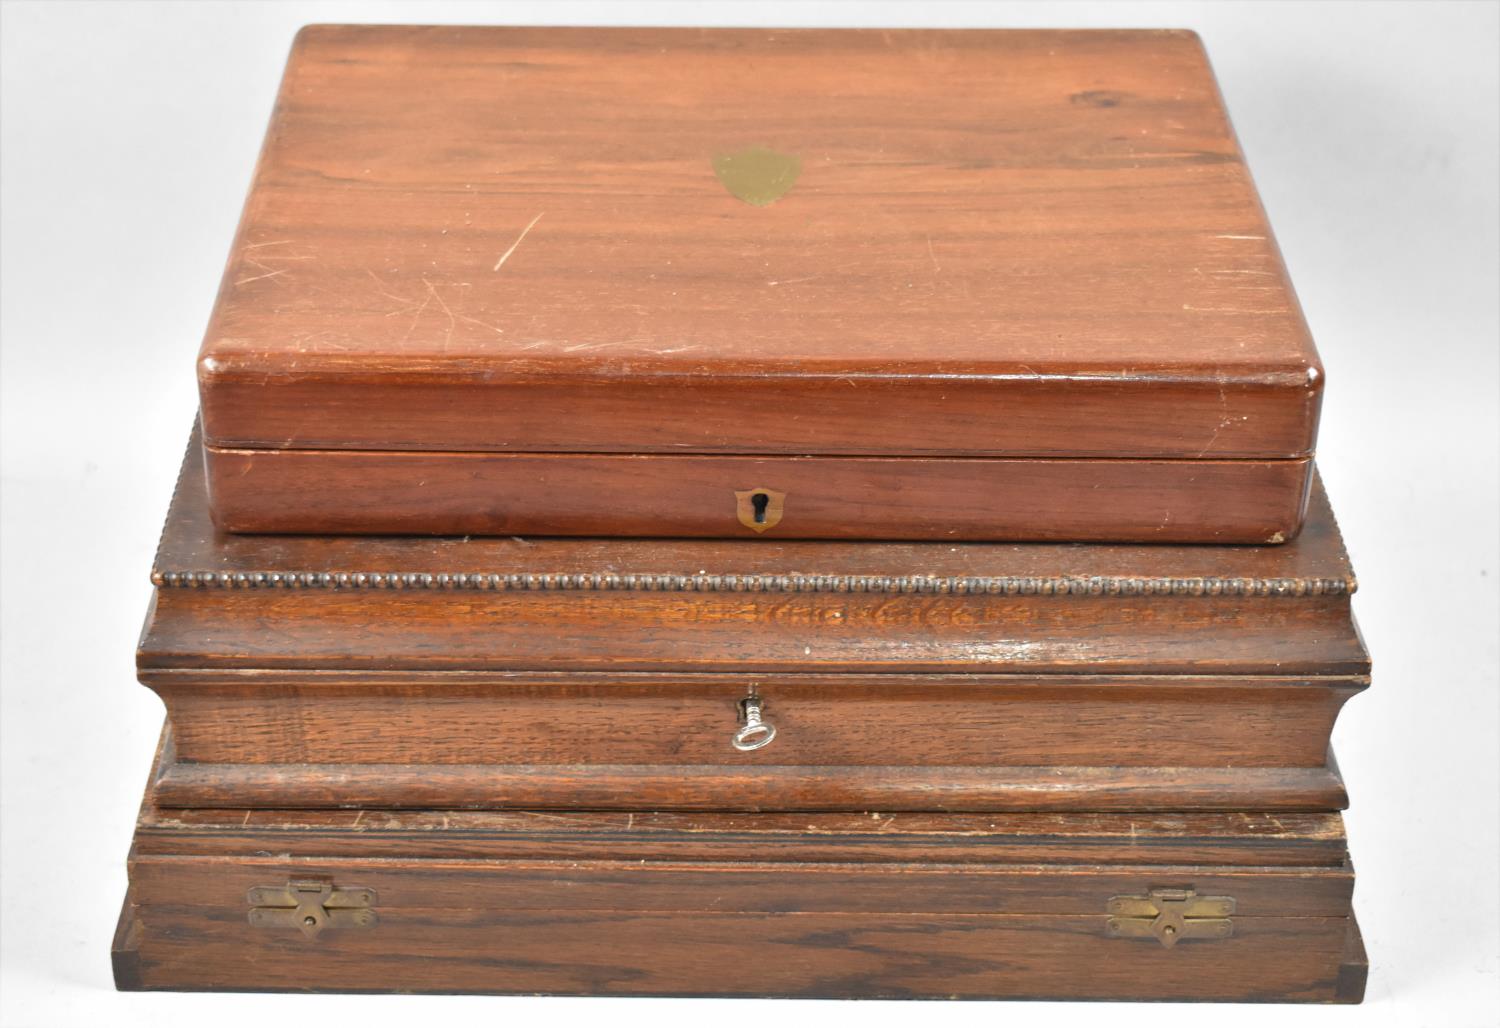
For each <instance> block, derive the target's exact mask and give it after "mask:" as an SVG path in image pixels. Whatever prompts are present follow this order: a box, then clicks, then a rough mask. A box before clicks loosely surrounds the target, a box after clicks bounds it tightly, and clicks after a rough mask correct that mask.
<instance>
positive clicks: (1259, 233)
mask: <svg viewBox="0 0 1500 1028" xmlns="http://www.w3.org/2000/svg"><path fill="white" fill-rule="evenodd" d="M751 145H760V146H767V147H771V148H773V149H777V150H780V151H783V152H785V153H787V154H791V155H796V156H800V157H801V159H802V171H801V174H800V177H799V178H798V179H797V181H796V184H795V185H794V187H793V188H792V190H791V191H790V192H789V193H788V194H787V195H786V196H785V197H783V198H782V199H781V200H780V201H778V202H776V203H774V204H771V205H770V206H766V207H755V206H751V205H748V204H745V203H743V202H741V201H739V200H737V199H735V198H734V197H733V196H732V195H730V194H729V193H728V192H727V191H726V190H725V189H724V188H723V186H722V185H721V184H720V183H719V181H718V180H717V179H716V178H715V175H714V172H713V167H712V163H713V158H714V157H715V156H718V155H721V154H724V153H733V152H736V151H739V150H740V149H741V148H743V147H746V146H751ZM539 215H540V218H538V216H539ZM528 225H530V226H531V227H530V231H528V232H526V234H525V237H524V239H523V240H522V242H521V245H520V246H519V247H517V248H516V249H515V250H514V251H510V252H509V256H508V258H507V259H506V260H505V261H503V262H500V267H499V268H498V270H497V269H496V264H497V258H498V257H500V256H501V255H502V254H505V253H507V251H508V248H509V247H510V246H511V245H512V243H513V242H514V241H515V240H516V239H517V237H518V236H519V235H521V233H522V230H523V229H525V228H526V227H527V226H528ZM201 367H202V375H203V385H204V399H205V410H206V416H207V427H208V437H209V439H210V441H212V442H213V443H215V444H217V445H253V446H264V447H278V448H279V447H314V448H315V447H321V446H331V447H340V448H343V447H347V448H359V449H363V448H375V449H404V448H414V449H455V450H520V451H564V452H566V451H591V452H637V451H647V450H660V451H665V452H673V451H676V450H680V449H686V450H688V451H692V452H705V453H706V452H740V453H773V452H780V453H806V452H819V453H874V454H892V453H901V454H904V453H922V452H928V453H946V454H952V453H969V454H1019V455H1026V456H1036V455H1043V454H1068V455H1075V456H1076V455H1095V456H1179V457H1181V456H1188V455H1199V456H1218V457H1291V456H1304V455H1306V454H1308V453H1309V452H1310V451H1311V449H1312V434H1313V429H1314V416H1315V412H1316V408H1317V397H1318V391H1319V386H1320V385H1321V379H1320V375H1319V374H1318V373H1317V367H1318V365H1317V358H1316V354H1315V353H1314V350H1313V347H1312V344H1311V342H1310V340H1309V338H1308V333H1307V329H1306V326H1305V324H1304V322H1303V319H1302V316H1301V313H1300V311H1299V310H1298V308H1297V303H1296V300H1295V298H1294V296H1293V294H1292V290H1291V287H1290V285H1289V284H1288V282H1287V279H1286V274H1285V270H1284V268H1283V266H1282V263H1281V259H1280V257H1279V255H1278V254H1277V251H1276V246H1275V244H1274V242H1273V241H1272V240H1271V237H1270V230H1269V228H1268V227H1267V224H1266V220H1265V215H1264V213H1263V211H1262V210H1261V207H1260V204H1259V203H1258V201H1257V199H1256V196H1255V191H1254V187H1253V185H1252V184H1251V181H1250V176H1249V173H1248V172H1247V170H1246V168H1245V164H1244V161H1243V156H1242V154H1241V153H1240V150H1239V147H1238V145H1237V144H1236V142H1235V139H1234V137H1233V133H1232V132H1231V130H1230V128H1229V124H1228V121H1227V119H1226V117H1225V113H1224V108H1223V105H1222V102H1221V100H1220V97H1219V94H1218V91H1217V89H1216V87H1215V85H1214V80H1213V76H1212V73H1211V72H1210V70H1209V67H1208V63H1207V59H1206V58H1205V56H1204V53H1203V49H1202V47H1201V45H1200V44H1199V42H1198V39H1197V37H1196V36H1194V35H1193V34H1192V33H1186V32H1169V31H1145V32H1139V31H1120V32H1115V31H1103V32H1099V31H1087V32H1054V31H1022V32H983V31H968V32H895V31H891V32H887V31H870V32H849V31H844V32H839V31H783V30H763V29H762V30H706V31H705V30H683V29H669V30H661V29H623V30H610V29H578V30H567V29H562V30H559V29H527V28H465V27H458V26H444V27H386V26H317V27H313V28H310V29H308V30H305V31H304V32H303V33H302V34H301V35H300V36H299V39H298V43H297V45H296V47H295V48H294V51H293V54H292V57H291V62H290V65H289V67H288V70H287V75H286V78H285V80H284V82H283V85H282V90H281V95H280V97H279V99H278V102H277V109H276V116H275V118H274V120H273V122H272V126H271V130H270V133H269V135H268V137H267V141H266V146H265V150H264V152H263V154H262V157H261V161H260V163H259V166H258V168H257V171H256V175H255V179H254V184H253V187H252V193H251V196H250V200H249V202H248V204H247V206H246V210H245V217H244V220H243V223H242V225H241V228H240V232H239V235H238V237H237V238H236V240H235V243H234V247H233V250H232V252H231V255H230V260H229V265H228V268H227V271H226V274H225V277H224V288H223V292H222V294H221V296H220V298H219V303H218V305H217V308H216V310H215V313H214V316H213V321H212V324H211V325H210V326H209V329H208V333H207V337H206V340H205V344H204V347H203V354H202V363H201ZM773 379H774V381H772V380H773ZM434 390H440V391H434ZM407 396H409V397H410V399H409V400H406V399H401V400H399V401H398V400H397V398H399V397H407ZM840 397H842V399H839V398H840ZM794 399H795V401H796V402H795V403H793V402H792V401H793V400H794ZM314 401H316V402H314ZM393 401H395V402H393ZM1111 412H1114V413H1113V415H1112V414H1111Z"/></svg>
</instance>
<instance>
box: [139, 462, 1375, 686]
mask: <svg viewBox="0 0 1500 1028" xmlns="http://www.w3.org/2000/svg"><path fill="white" fill-rule="evenodd" d="M153 580H154V581H155V582H156V583H157V585H158V589H157V594H156V598H155V603H154V606H153V610H152V612H151V616H150V617H149V619H148V622H147V625H146V630H145V633H144V634H143V636H142V640H141V647H140V652H139V666H140V668H141V670H143V671H158V670H164V669H169V668H180V669H187V670H208V669H246V670H272V669H288V670H297V669H301V670H329V671H334V670H338V671H348V670H356V669H360V670H379V671H393V670H417V669H432V670H437V669H445V670H453V671H481V670H503V671H562V670H566V671H607V672H624V671H640V672H651V673H659V672H707V671H712V672H715V673H721V672H733V673H741V674H752V675H764V674H769V673H773V672H774V673H783V672H788V673H789V672H798V673H813V674H825V673H831V672H839V673H842V672H854V671H866V672H868V671H875V672H881V673H897V674H911V673H919V672H966V673H968V672H989V673H1009V674H1027V675H1033V674H1041V675H1045V674H1059V673H1062V674H1085V675H1143V674H1145V675H1153V674H1178V675H1272V676H1276V677H1305V676H1314V677H1321V676H1330V675H1331V676H1339V677H1349V676H1353V677H1359V676H1363V675H1366V674H1368V672H1369V659H1368V656H1367V654H1366V653H1365V650H1364V647H1363V645H1362V643H1361V642H1360V640H1359V636H1358V633H1357V631H1356V630H1355V628H1354V625H1353V621H1352V618H1351V615H1350V609H1349V598H1350V594H1351V593H1352V592H1353V590H1354V588H1355V580H1354V576H1353V572H1352V571H1351V569H1350V566H1349V561H1348V556H1347V554H1346V553H1345V550H1344V546H1343V542H1342V540H1341V539H1340V537H1339V533H1338V528H1337V525H1336V524H1335V522H1334V519H1333V515H1332V512H1331V510H1330V508H1329V506H1328V502H1327V498H1326V496H1324V494H1323V492H1322V489H1321V487H1320V486H1315V487H1314V490H1313V494H1312V500H1311V504H1310V518H1309V522H1308V525H1307V528H1306V529H1305V530H1304V531H1303V533H1302V534H1301V536H1299V537H1298V538H1297V539H1296V540H1295V541H1293V542H1290V543H1288V544H1286V545H1284V546H1278V547H1249V546H1246V547H1200V546H1078V545H1046V544H1027V545H995V544H975V543H969V544H965V543H954V544H946V543H797V542H778V541H771V540H767V541H760V542H750V541H714V542H710V541H691V540H650V541H648V540H629V539H614V540H607V539H576V540H570V539H537V538H501V539H494V538H470V539H463V538H431V539H428V538H411V537H363V538H361V537H332V536H329V537H307V536H281V537H266V536H236V535H226V534H221V533H218V532H216V531H215V530H214V528H213V524H212V522H211V520H210V518H209V514H208V506H207V500H206V498H205V494H204V480H203V470H202V466H201V464H200V463H199V462H198V461H197V459H196V457H195V456H194V455H193V454H191V453H190V455H189V457H188V459H187V460H185V462H184V466H183V474H182V478H181V480H180V482H179V487H178V490H177V494H176V497H175V499H174V502H173V504H172V508H171V511H170V513H169V515H168V518H167V525H166V529H165V533H164V535H163V538H162V543H161V547H160V550H159V552H158V554H157V558H156V563H155V567H154V570H153ZM559 639H564V640H566V645H559Z"/></svg>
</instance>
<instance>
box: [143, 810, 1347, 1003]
mask: <svg viewBox="0 0 1500 1028" xmlns="http://www.w3.org/2000/svg"><path fill="white" fill-rule="evenodd" d="M294 878H295V879H308V878H311V879H316V880H323V881H330V882H332V883H333V884H334V885H335V886H336V887H339V888H361V889H371V890H374V892H375V894H376V900H375V903H374V909H375V911H376V913H377V916H378V923H376V924H375V925H374V926H373V927H370V928H368V929H353V928H336V927H335V928H330V929H328V930H326V931H324V932H323V933H322V934H320V935H319V936H317V937H316V938H307V937H304V936H303V935H302V934H301V933H300V932H299V931H298V930H297V929H296V928H295V927H286V928H283V929H273V928H262V927H254V926H251V925H250V924H249V923H248V921H247V909H248V903H247V900H246V894H247V892H248V890H250V889H252V888H257V887H265V886H273V887H274V886H279V885H283V884H285V882H286V881H287V880H289V879H294ZM130 883H131V884H130V895H129V897H128V899H127V902H126V906H125V910H124V913H123V915H122V920H121V925H120V930H119V932H118V933H117V936H116V941H115V947H114V951H115V952H114V959H115V971H116V982H117V984H118V985H119V987H120V988H125V989H230V990H314V991H425V992H502V993H504V992H523V993H533V992H542V993H553V992H555V993H583V994H598V995H740V996H828V997H835V996H842V997H877V996H889V997H915V996H931V997H952V998H959V997H963V998H981V997H996V998H999V997H1010V998H1020V997H1035V998H1044V997H1056V998H1092V999H1106V998H1110V999H1150V1000H1162V999H1217V1000H1287V1001H1312V1002H1334V1001H1339V1002H1355V1001H1358V999H1359V998H1360V996H1361V995H1362V993H1363V981H1364V977H1363V976H1364V959H1363V952H1362V949H1361V948H1360V947H1359V945H1358V941H1357V934H1358V929H1357V927H1356V926H1355V925H1354V921H1353V917H1352V913H1351V910H1350V897H1351V892H1352V889H1353V884H1354V879H1353V871H1352V868H1351V867H1350V865H1349V863H1348V859H1347V852H1346V847H1345V842H1344V833H1343V826H1342V823H1341V821H1340V819H1339V817H1338V815H1336V814H1327V813H1324V814H1316V813H1309V814H1285V815H1277V816H1265V815H1258V814H1246V813H1237V812H1225V813H1217V814H1184V813H1164V814H1143V813H1128V814H1113V815H1112V814H1101V813H1078V814H1067V815H1060V814H1039V813H1027V814H1011V815H1005V814H991V815H983V816H979V815H943V814H932V813H921V814H901V813H881V812H876V813H870V812H863V813H858V814H802V815H797V816H795V817H792V816H788V815H778V814H726V813H717V812H707V813H701V814H663V813H658V812H652V811H649V810H635V811H629V812H620V813H613V814H612V813H601V812H571V813H545V812H528V811H518V812H514V813H473V812H465V811H459V810H452V809H429V810H422V811H411V812H401V811H388V810H361V811H357V812H353V811H351V812H339V811H318V812H302V811H279V810H263V811H241V810H214V809H193V810H181V811H179V810H169V809H164V808H162V807H160V806H159V805H158V804H156V803H155V802H154V801H153V800H152V798H151V797H150V796H148V799H147V803H146V804H145V806H144V808H143V810H142V814H141V819H140V822H139V825H138V828H137V833H136V844H135V847H134V849H133V851H132V855H131V859H130ZM1163 885H1171V886H1173V887H1179V888H1180V887H1191V888H1194V889H1196V890H1197V892H1198V893H1199V894H1200V895H1225V896H1231V897H1233V898H1234V900H1235V903H1236V911H1235V914H1234V915H1233V935H1232V936H1231V937H1230V938H1227V939H1221V940H1212V941H1199V940H1191V939H1189V940H1187V941H1184V942H1182V943H1180V944H1179V945H1177V946H1176V947H1174V948H1172V949H1164V948H1163V947H1162V946H1161V945H1160V944H1158V943H1157V942H1156V941H1155V940H1154V939H1119V938H1110V937H1109V936H1108V933H1107V929H1106V924H1107V921H1108V917H1107V915H1106V913H1105V907H1106V904H1107V903H1108V901H1109V899H1110V898H1111V897H1113V896H1120V895H1140V894H1144V893H1146V892H1147V891H1149V890H1150V889H1152V888H1157V887H1161V886H1163ZM1081 968H1087V973H1081V971H1080V969H1081Z"/></svg>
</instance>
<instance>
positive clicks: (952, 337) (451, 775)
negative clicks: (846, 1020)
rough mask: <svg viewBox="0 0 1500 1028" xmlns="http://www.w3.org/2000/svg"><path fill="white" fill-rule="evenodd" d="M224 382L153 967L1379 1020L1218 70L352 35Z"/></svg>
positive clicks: (301, 112)
mask: <svg viewBox="0 0 1500 1028" xmlns="http://www.w3.org/2000/svg"><path fill="white" fill-rule="evenodd" d="M986 112H987V113H986ZM439 114H441V115H443V117H441V118H438V117H436V115H439ZM1161 135H1165V136H1167V137H1169V138H1159V137H1160V136H1161ZM882 141H883V142H882ZM752 144H753V145H752ZM501 226H504V227H505V231H504V232H503V233H502V232H501V231H500V227H501ZM544 227H545V232H544ZM914 243H915V245H916V246H917V250H916V251H915V253H909V252H908V251H910V250H911V248H912V246H913V244H914ZM840 255H843V257H842V263H839V258H840ZM804 273H806V275H810V276H812V278H813V279H817V278H820V277H822V278H827V279H828V281H827V282H825V283H822V284H819V285H814V284H812V283H811V282H807V281H805V282H801V283H799V282H797V281H795V280H796V279H798V278H799V277H805V275H804ZM919 273H920V274H922V275H926V276H928V278H927V279H926V280H924V281H923V283H922V286H921V288H922V292H920V293H918V292H914V291H915V290H917V289H918V285H917V283H916V279H917V278H918V275H919ZM1029 275H1034V276H1038V277H1039V278H1040V279H1041V280H1042V281H1041V284H1040V285H1039V284H1038V282H1037V281H1035V280H1034V279H1033V278H1032V277H1029ZM799 288H800V289H801V290H802V291H801V292H798V290H799ZM669 294H671V295H672V296H673V297H674V298H671V299H669V298H668V297H669ZM678 294H680V295H678ZM913 333H916V334H915V335H913ZM200 371H201V375H202V381H203V385H204V389H203V412H202V425H203V427H202V429H201V430H195V434H194V438H193V440H192V441H191V444H190V446H189V450H188V455H187V458H186V461H185V463H184V467H183V473H182V476H181V479H180V482H179V485H178V489H177V493H176V496H175V497H174V499H173V502H172V507H171V511H170V513H169V515H168V519H167V527H166V531H165V534H164V536H163V539H162V543H161V547H160V551H159V553H158V556H157V561H156V566H155V569H154V571H153V581H154V582H155V585H156V594H155V599H154V602H153V605H152V609H151V612H150V614H149V615H148V619H147V624H146V628H145V631H144V634H143V636H142V640H141V647H140V651H139V654H138V665H139V670H140V678H141V681H142V682H143V683H145V684H146V685H147V686H148V687H150V688H151V689H153V690H154V691H156V692H157V693H158V694H159V695H160V696H161V697H162V699H163V701H164V702H165V704H166V707H167V715H168V716H167V721H168V724H167V729H166V731H165V733H164V736H163V742H162V746H161V750H160V753H159V754H158V758H157V762H156V765H155V768H154V770H153V773H152V778H151V782H150V784H149V785H148V788H147V794H146V797H145V802H144V804H143V807H142V811H141V816H140V821H139V825H138V828H137V832H136V837H135V844H134V847H133V849H132V854H131V860H130V882H131V884H130V894H129V896H128V897H127V899H126V903H125V908H124V912H123V914H122V917H121V921H120V928H119V932H118V934H117V938H116V943H115V968H116V980H117V983H118V984H119V986H120V987H121V988H140V989H251V990H256V989H288V990H340V991H389V990H394V991H436V992H501V993H504V992H523V993H531V992H541V993H590V994H622V995H624V994H658V995H742V996H848V997H872V996H891V997H903V996H941V997H949V996H951V997H1058V998H1065V997H1076V998H1096V999H1108V998H1115V999H1150V1000H1162V999H1216V1000H1261V999H1263V1000H1305V1001H1344V1002H1351V1001H1357V1000H1358V999H1359V998H1360V997H1361V995H1362V993H1363V987H1364V975H1365V959H1364V955H1363V952H1362V948H1361V945H1360V942H1359V932H1358V928H1357V926H1356V924H1355V921H1354V917H1353V913H1352V908H1351V895H1352V890H1353V882H1354V875H1353V869H1352V867H1351V865H1350V863H1349V858H1348V853H1347V849H1346V845H1345V837H1344V830H1343V824H1342V819H1341V817H1340V815H1339V811H1340V810H1342V809H1343V808H1344V806H1345V804H1346V798H1345V793H1344V789H1343V785H1342V782H1341V780H1340V777H1339V774H1338V771H1337V768H1336V766H1335V765H1334V762H1333V758H1332V756H1331V754H1330V752H1329V736H1330V732H1331V730H1332V727H1333V724H1334V721H1335V718H1336V717H1337V714H1338V711H1339V709H1340V708H1341V706H1342V705H1343V703H1344V702H1345V701H1346V700H1347V699H1348V698H1349V697H1351V696H1352V695H1354V694H1355V693H1357V692H1359V691H1360V690H1361V689H1363V688H1364V687H1365V686H1366V685H1367V684H1368V674H1369V661H1368V656H1367V654H1366V652H1365V650H1364V647H1363V644H1362V642H1361V640H1360V638H1359V635H1358V631H1357V629H1356V627H1355V625H1354V621H1353V618H1352V615H1351V612H1350V597H1351V594H1352V593H1353V591H1354V584H1355V583H1354V578H1353V574H1352V572H1351V570H1350V567H1349V563H1348V559H1347V556H1346V554H1345V552H1344V548H1343V545H1342V542H1341V540H1340V538H1339V535H1338V530H1337V527H1336V525H1335V523H1334V519H1333V515H1332V512H1331V510H1330V508H1329V506H1328V502H1327V499H1326V497H1325V496H1324V494H1323V491H1322V488H1321V485H1320V484H1319V483H1318V482H1317V479H1316V475H1315V473H1314V471H1313V468H1312V445H1313V437H1314V435H1315V429H1316V416H1317V410H1318V398H1319V395H1320V390H1321V369H1320V367H1319V366H1318V364H1317V358H1316V354H1315V352H1314V351H1313V350H1312V347H1311V343H1310V341H1309V340H1308V339H1307V333H1306V328H1305V326H1304V325H1303V324H1302V320H1301V317H1300V314H1298V312H1297V310H1296V303H1295V299H1294V298H1293V296H1292V294H1291V291H1290V286H1289V284H1287V282H1286V279H1285V273H1284V269H1283V268H1282V267H1281V264H1280V260H1279V257H1277V256H1276V253H1275V249H1274V244H1273V243H1271V242H1270V240H1269V231H1268V229H1267V228H1266V226H1265V222H1264V216H1263V214H1262V213H1261V212H1260V209H1259V206H1258V204H1257V202H1256V201H1255V198H1254V192H1253V189H1252V188H1251V187H1250V185H1249V180H1248V176H1247V173H1246V172H1245V169H1244V165H1243V161H1242V159H1241V157H1240V155H1239V152H1238V148H1237V147H1236V146H1235V145H1234V142H1233V138H1232V136H1231V135H1230V134H1229V130H1228V127H1227V122H1226V121H1225V120H1224V117H1223V112H1222V108H1221V106H1220V104H1219V101H1218V98H1217V94H1216V93H1215V92H1214V90H1213V84H1212V77H1211V75H1210V74H1209V72H1208V70H1207V66H1206V63H1205V62H1204V59H1203V56H1202V51H1201V48H1200V47H1199V46H1198V44H1197V42H1196V39H1195V38H1193V37H1191V35H1190V34H1183V33H1095V32H1086V33H1076V32H1075V33H1064V32H1047V33H1037V32H1000V33H987V32H965V33H885V34H880V33H874V34H870V33H848V32H807V33H801V32H798V33H767V32H758V31H732V32H731V31H719V32H704V33H698V32H684V31H636V30H630V31H605V30H580V31H561V30H500V29H492V30H479V29H456V28H441V29H439V28H433V29H420V28H402V29H394V28H351V27H325V28H320V29H315V30H311V31H308V32H304V34H303V35H302V36H301V37H300V39H299V43H298V46H297V48H296V49H295V51H294V55H293V61H292V63H291V65H290V68H289V71H288V75H287V79H286V81H285V83H284V85H283V90H282V96H281V100H280V103H279V104H278V111H277V115H276V117H275V119H274V121H273V126H272V131H271V133H270V135H269V137H268V142H267V146H266V151H265V153H264V154H263V157H262V161H261V165H260V168H259V170H258V172H257V177H256V181H255V183H254V185H253V187H252V192H251V200H250V203H249V204H248V206H247V209H246V215H245V219H244V222H243V223H242V226H241V230H240V235H239V238H238V239H237V241H236V244H235V249H234V252H233V254H232V256H231V260H230V264H229V267H228V269H227V272H226V276H225V285H224V290H223V292H222V294H221V296H220V299H219V304H218V306H217V308H216V311H215V316H214V322H213V325H212V326H211V328H210V332H209V338H208V341H207V342H206V343H205V348H204V356H203V360H202V362H201V364H200ZM216 525H217V527H216ZM226 528H230V529H247V530H248V529H253V530H254V532H248V531H246V532H237V531H225V530H224V529H226ZM288 532H295V533H303V534H285V533H288ZM463 532H474V533H475V534H474V535H469V536H466V535H463V534H461V533H463ZM257 533H258V534H257ZM273 533H274V534H273ZM445 533H446V534H445ZM481 533H482V534H481ZM608 536H613V537H608ZM653 536H656V537H653ZM959 539H961V540H964V541H962V542H958V541H954V540H959ZM1204 542H1209V543H1213V544H1214V545H1201V544H1202V543H1204Z"/></svg>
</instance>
